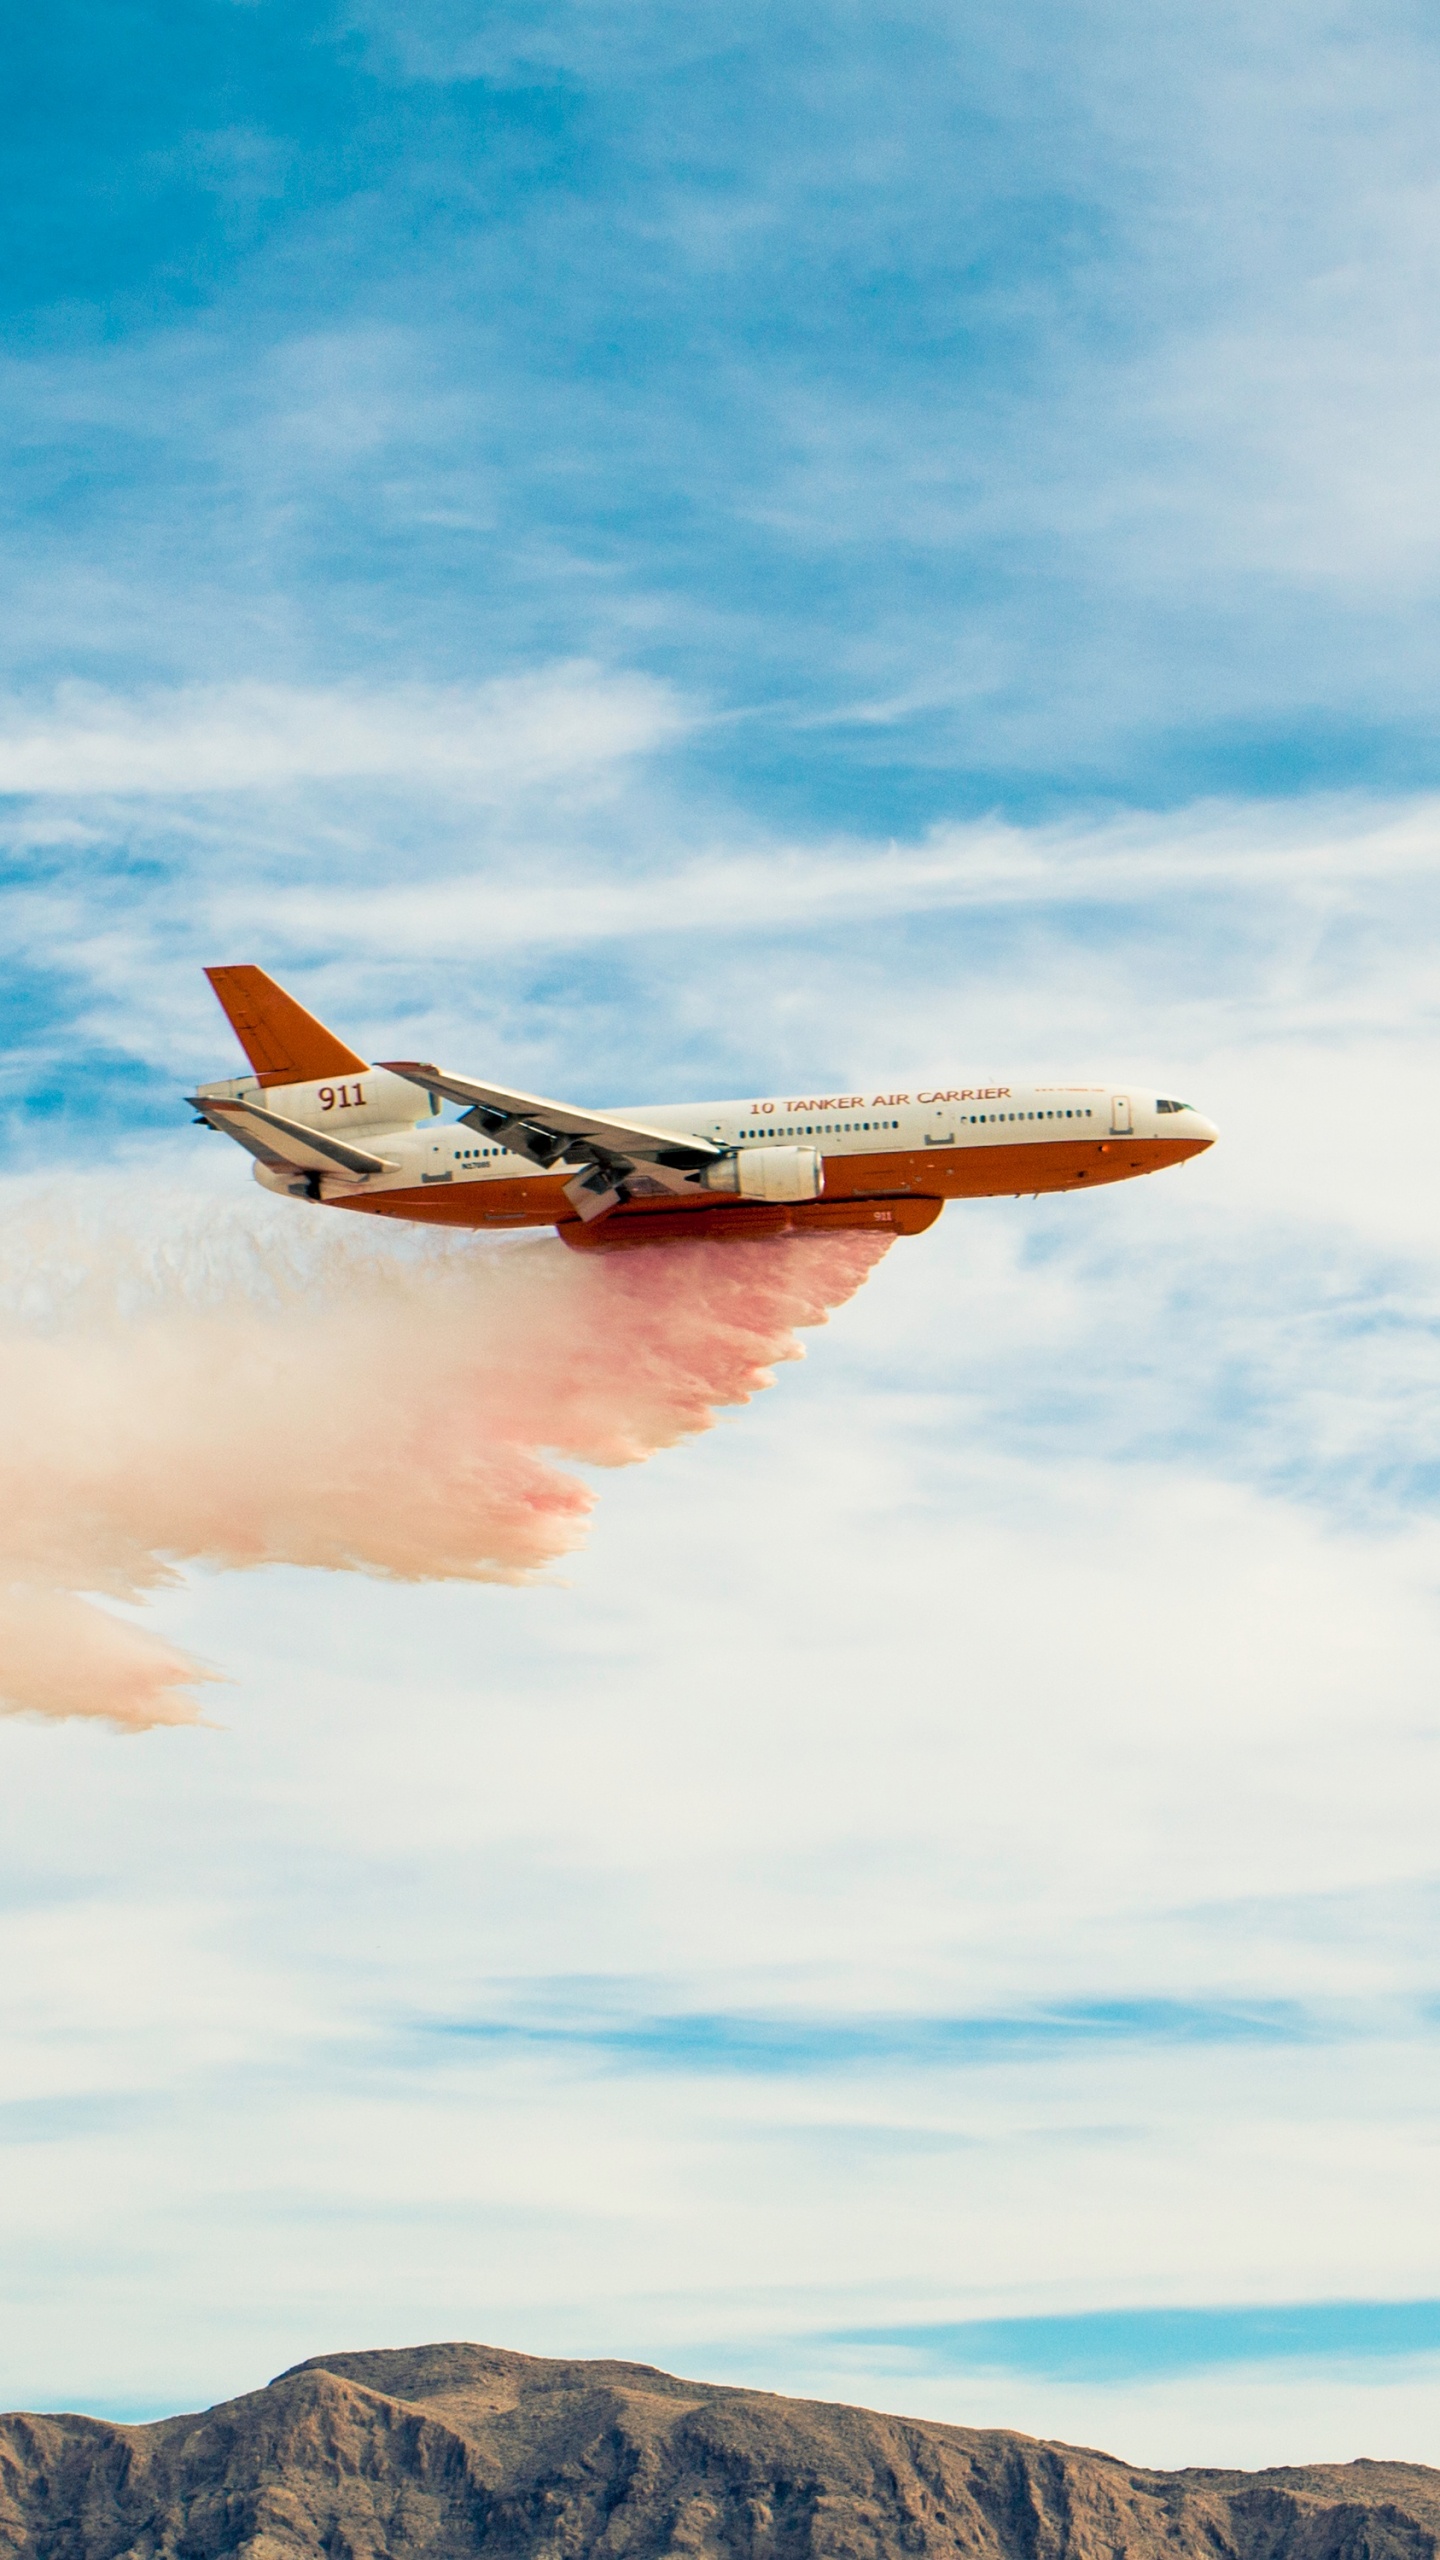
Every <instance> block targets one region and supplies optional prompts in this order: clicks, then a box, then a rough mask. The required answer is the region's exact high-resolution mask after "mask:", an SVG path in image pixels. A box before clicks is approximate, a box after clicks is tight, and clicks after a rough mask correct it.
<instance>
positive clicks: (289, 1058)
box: [205, 967, 370, 1085]
mask: <svg viewBox="0 0 1440 2560" xmlns="http://www.w3.org/2000/svg"><path fill="white" fill-rule="evenodd" d="M205 975H206V977H207V978H208V979H209V981H210V984H211V986H212V987H213V988H214V990H215V993H216V995H217V996H218V997H219V999H220V1002H221V1005H222V1006H223V1008H224V1010H225V1012H226V1014H227V1015H228V1016H229V1020H230V1027H231V1029H232V1031H233V1032H234V1034H235V1037H236V1039H237V1040H238V1041H239V1043H240V1046H241V1048H242V1049H243V1050H244V1052H245V1055H246V1057H247V1058H248V1059H249V1061H250V1064H251V1066H252V1067H253V1068H254V1070H255V1073H256V1075H257V1076H258V1078H259V1080H260V1082H261V1084H262V1085H271V1084H313V1083H314V1082H315V1080H316V1079H317V1077H319V1076H358V1075H364V1074H365V1073H366V1072H367V1070H368V1068H369V1064H370V1061H369V1059H368V1058H357V1057H356V1055H355V1052H354V1050H353V1049H347V1048H346V1046H345V1043H344V1041H343V1040H337V1039H336V1037H335V1034H334V1032H333V1031H327V1030H326V1028H325V1025H324V1023H323V1022H317V1021H316V1019H315V1016H314V1014H313V1013H307V1012H306V1010H305V1007H304V1006H303V1004H297V1003H296V1001H295V999H294V997H293V996H287V994H286V993H285V990H284V988H283V987H277V985H276V984H275V981H274V979H273V978H271V977H267V976H266V973H265V971H264V970H263V969H253V968H248V967H247V968H234V969H207V970H206V972H205Z"/></svg>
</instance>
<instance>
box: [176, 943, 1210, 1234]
mask: <svg viewBox="0 0 1440 2560" xmlns="http://www.w3.org/2000/svg"><path fill="white" fill-rule="evenodd" d="M205 974H206V976H207V977H208V979H209V980H210V984H211V985H212V987H213V988H214V990H215V993H216V995H217V996H218V997H219V999H220V1002H221V1004H222V1006H223V1007H224V1010H225V1012H226V1014H227V1015H228V1016H229V1019H230V1023H231V1026H232V1028H233V1030H234V1032H235V1034H236V1037H237V1038H238V1040H239V1042H240V1046H241V1048H242V1049H243V1050H244V1052H245V1055H246V1057H247V1058H248V1059H249V1061H250V1066H251V1070H252V1072H251V1073H250V1074H249V1075H248V1076H232V1077H230V1078H228V1079H227V1080H225V1081H224V1082H221V1083H216V1084H203V1085H201V1086H200V1087H199V1089H198V1091H197V1092H196V1093H194V1094H193V1095H192V1096H191V1097H190V1099H191V1101H192V1103H193V1104H194V1107H195V1109H196V1111H197V1112H198V1113H199V1115H200V1117H201V1119H202V1120H203V1121H205V1122H206V1123H208V1125H209V1126H210V1127H211V1128H212V1129H223V1130H224V1132H225V1134H226V1136H227V1137H230V1138H234V1139H235V1140H237V1142H238V1143H239V1145H241V1146H242V1147H245V1148H247V1149H248V1151H249V1153H250V1154H251V1155H252V1156H253V1157H254V1158H255V1179H256V1181H257V1182H261V1183H263V1184H264V1185H265V1188H266V1189H267V1190H268V1191H283V1192H289V1193H290V1194H291V1195H292V1196H293V1197H295V1198H299V1199H305V1200H320V1201H324V1202H326V1203H327V1204H328V1205H329V1206H331V1207H333V1208H337V1209H365V1210H368V1211H370V1212H371V1214H372V1215H374V1216H377V1217H382V1218H416V1219H420V1220H423V1221H424V1223H425V1224H426V1225H430V1226H446V1227H478V1228H496V1229H499V1228H504V1227H554V1228H556V1229H557V1230H558V1232H559V1234H560V1236H561V1238H562V1239H563V1241H564V1242H565V1243H566V1244H568V1245H571V1246H573V1247H574V1248H575V1249H576V1250H577V1251H584V1252H595V1251H604V1250H607V1249H610V1248H613V1247H615V1246H619V1245H635V1244H653V1243H674V1242H676V1241H678V1240H679V1239H681V1238H682V1237H692V1236H699V1235H703V1236H709V1237H717V1238H718V1237H730V1236H760V1235H778V1234H783V1233H785V1232H787V1231H788V1230H791V1229H796V1228H799V1229H805V1230H811V1229H816V1228H819V1229H824V1228H835V1227H865V1228H870V1229H872V1230H873V1229H879V1230H880V1231H881V1232H885V1231H889V1232H890V1233H892V1234H897V1235H918V1234H920V1233H921V1231H922V1230H923V1229H924V1228H926V1227H928V1226H931V1225H933V1223H934V1221H935V1220H936V1218H938V1217H939V1215H940V1212H941V1209H942V1208H943V1207H944V1205H945V1202H946V1201H947V1200H977V1199H990V1198H994V1197H995V1196H996V1195H997V1194H1007V1193H1008V1194H1011V1195H1015V1196H1018V1195H1020V1194H1022V1193H1039V1192H1042V1191H1078V1190H1082V1189H1085V1190H1093V1189H1094V1188H1095V1186H1096V1185H1097V1184H1098V1183H1103V1182H1126V1181H1129V1180H1130V1179H1131V1177H1132V1176H1133V1175H1135V1174H1139V1173H1158V1172H1159V1170H1160V1168H1161V1166H1162V1165H1167V1164H1183V1163H1184V1161H1185V1159H1186V1158H1187V1157H1188V1156H1196V1155H1199V1154H1200V1153H1201V1152H1202V1151H1203V1149H1205V1148H1206V1147H1210V1146H1213V1145H1214V1143H1215V1139H1216V1136H1217V1134H1218V1133H1217V1131H1216V1130H1215V1128H1214V1127H1213V1126H1212V1124H1211V1122H1210V1121H1208V1120H1202V1118H1201V1117H1200V1114H1199V1112H1198V1111H1195V1110H1193V1109H1192V1108H1191V1106H1190V1104H1189V1103H1188V1102H1176V1101H1173V1100H1170V1099H1168V1098H1167V1097H1165V1096H1163V1095H1157V1094H1154V1093H1152V1092H1151V1091H1150V1090H1149V1089H1148V1088H1146V1087H1138V1086H1132V1085H1125V1086H1119V1087H1117V1086H1113V1085H1098V1084H1031V1085H1018V1084H1017V1085H1010V1084H1001V1083H990V1084H961V1083H959V1082H958V1081H956V1080H954V1079H951V1080H949V1081H944V1080H940V1081H937V1082H936V1083H935V1084H933V1085H926V1086H924V1087H917V1088H916V1089H915V1090H914V1091H913V1092H909V1093H899V1092H890V1091H881V1092H876V1091H874V1090H868V1089H867V1090H866V1091H865V1092H863V1093H860V1092H856V1093H825V1094H783V1095H782V1094H773V1095H771V1096H770V1097H769V1098H768V1099H762V1100H760V1101H753V1102H687V1103H660V1104H656V1105H654V1106H647V1107H646V1108H645V1109H644V1110H641V1111H577V1110H575V1109H573V1108H572V1106H571V1105H570V1104H569V1103H562V1102H547V1101H545V1100H544V1099H543V1097H542V1096H541V1095H539V1094H534V1093H516V1092H512V1091H511V1090H510V1089H509V1087H508V1086H504V1085H496V1084H478V1083H476V1082H475V1081H474V1079H473V1078H472V1077H469V1076H456V1075H447V1074H445V1073H443V1072H442V1070H441V1069H440V1068H439V1067H432V1066H424V1065H421V1064H419V1063H417V1062H416V1061H414V1060H411V1059H391V1060H390V1061H389V1062H388V1063H386V1064H383V1065H372V1064H371V1063H370V1062H369V1061H368V1060H367V1059H365V1058H362V1057H359V1056H357V1054H356V1052H355V1051H354V1050H353V1049H351V1048H349V1047H347V1045H346V1043H345V1042H344V1041H343V1040H341V1039H338V1038H337V1037H336V1035H335V1033H334V1032H333V1031H327V1029H326V1028H325V1025H324V1023H323V1022H317V1021H316V1019H315V1016H314V1015H313V1014H311V1013H307V1012H306V1010H305V1008H304V1006H303V1005H300V1004H297V1003H296V1001H295V998H294V997H293V996H291V995H287V994H286V992H285V989H284V988H283V987H280V986H277V985H276V983H275V980H274V979H273V978H271V977H267V975H266V973H265V971H264V970H263V969H256V968H248V967H246V968H229V969H207V971H206V973H205ZM447 1102H449V1103H453V1104H456V1105H458V1106H459V1111H460V1117H459V1119H458V1120H449V1121H447V1120H442V1119H441V1117H440V1114H441V1111H442V1109H443V1106H444V1105H445V1104H446V1103H447Z"/></svg>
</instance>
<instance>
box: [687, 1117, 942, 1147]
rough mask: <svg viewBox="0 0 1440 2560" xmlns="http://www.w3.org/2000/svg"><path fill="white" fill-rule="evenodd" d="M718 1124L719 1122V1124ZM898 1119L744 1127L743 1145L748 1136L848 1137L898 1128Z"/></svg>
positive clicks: (825, 1121)
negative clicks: (780, 1126)
mask: <svg viewBox="0 0 1440 2560" xmlns="http://www.w3.org/2000/svg"><path fill="white" fill-rule="evenodd" d="M717 1125H718V1124H717ZM899 1126H900V1123H899V1121H898V1120H813V1121H811V1120H807V1121H805V1122H804V1123H803V1124H802V1123H801V1122H799V1121H797V1122H796V1123H795V1126H794V1127H793V1128H788V1127H787V1128H783V1129H777V1128H775V1127H774V1126H773V1124H772V1126H771V1127H769V1128H766V1129H742V1130H741V1132H740V1138H741V1143H742V1145H743V1143H744V1141H745V1140H746V1139H747V1138H846V1137H849V1135H850V1133H851V1131H852V1130H856V1129H898V1128H899Z"/></svg>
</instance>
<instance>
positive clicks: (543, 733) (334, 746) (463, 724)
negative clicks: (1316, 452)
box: [0, 666, 694, 802]
mask: <svg viewBox="0 0 1440 2560" xmlns="http://www.w3.org/2000/svg"><path fill="white" fill-rule="evenodd" d="M693 723H694V714H693V712H687V711H686V709H685V708H684V707H683V706H682V704H681V702H680V700H679V697H678V696H677V695H676V693H675V692H674V690H673V689H672V688H671V687H670V686H667V685H664V684H661V683H658V682H656V681H655V680H653V679H651V678H648V677H645V676H641V675H633V674H622V675H607V674H605V673H603V672H602V671H601V670H600V669H598V668H594V667H586V666H562V667H554V668H549V669H547V670H546V671H545V672H543V673H541V674H537V675H533V676H506V677H498V678H496V679H495V680H494V681H492V682H491V683H488V684H481V685H448V686H437V685H423V684H413V685H399V686H379V685H374V684H369V685H353V686H332V687H329V688H316V687H310V688H307V687H303V686H301V687H297V686H285V685H275V684H268V685H267V684H238V685H189V686H184V687H182V688H180V689H179V690H176V691H171V692H155V693H150V694H146V695H140V696H128V697H127V696H122V695H118V694H114V693H106V692H104V691H102V690H100V689H99V688H98V687H94V686H89V685H80V684H67V685H63V686H61V687H60V689H59V691H58V693H57V694H56V696H55V698H54V700H53V702H52V703H50V704H49V705H47V706H46V707H45V708H43V709H37V708H34V707H32V706H29V705H20V704H17V703H14V702H13V701H12V702H11V703H9V704H5V705H0V792H6V793H11V794H27V795H28V794H53V795H64V796H68V797H72V798H76V799H83V798H85V797H86V796H88V795H92V794H103V795H106V796H108V797H114V796H117V795H119V794H122V793H124V794H130V793H137V794H142V795H145V796H147V797H151V798H156V797H159V798H177V797H184V796H186V795H189V794H192V793H210V792H234V791H242V792H243V791H252V790H253V791H262V792H273V791H274V790H276V789H277V787H284V786H286V785H290V784H295V783H298V782H321V781H336V780H346V781H360V780H380V779H384V780H387V781H388V780H406V781H423V782H424V783H425V784H426V785H427V786H428V787H429V788H430V789H432V790H434V789H440V790H443V789H445V788H446V787H447V786H449V787H451V788H455V789H459V790H462V791H463V792H464V793H465V795H466V797H467V798H468V799H471V800H476V801H480V802H485V801H487V800H504V799H506V798H509V797H512V796H514V795H516V794H517V793H520V792H523V791H525V790H527V789H533V788H535V786H536V785H538V784H540V783H550V784H553V785H555V786H557V787H560V788H562V789H563V788H566V787H567V786H568V787H570V788H573V787H574V786H575V785H576V784H577V783H583V782H584V781H585V780H588V779H594V778H595V777H597V776H600V775H603V774H605V773H606V772H607V771H609V770H610V769H611V768H613V767H614V766H616V765H618V764H620V763H622V762H623V761H624V760H626V759H627V758H630V757H634V756H639V755H643V754H652V755H653V754H654V753H655V752H656V750H657V749H658V748H660V747H662V746H664V745H666V744H668V743H670V742H671V741H673V740H675V739H677V738H678V737H680V736H681V735H682V734H683V733H684V731H685V730H686V729H687V728H688V727H690V726H692V725H693Z"/></svg>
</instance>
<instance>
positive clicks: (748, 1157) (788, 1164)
mask: <svg viewBox="0 0 1440 2560" xmlns="http://www.w3.org/2000/svg"><path fill="white" fill-rule="evenodd" d="M700 1182H701V1187H702V1188H703V1189H704V1190H706V1191H738V1193H739V1195H740V1197H741V1199H742V1200H818V1199H819V1197H820V1194H821V1192H822V1191H823V1190H824V1188H825V1163H824V1159H823V1157H822V1156H821V1153H820V1150H819V1148H818V1147H742V1148H741V1149H740V1151H739V1153H738V1154H736V1155H733V1156H722V1157H721V1158H720V1160H719V1162H718V1163H717V1164H707V1165H706V1167H705V1169H704V1171H703V1173H702V1174H701V1176H700Z"/></svg>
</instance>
